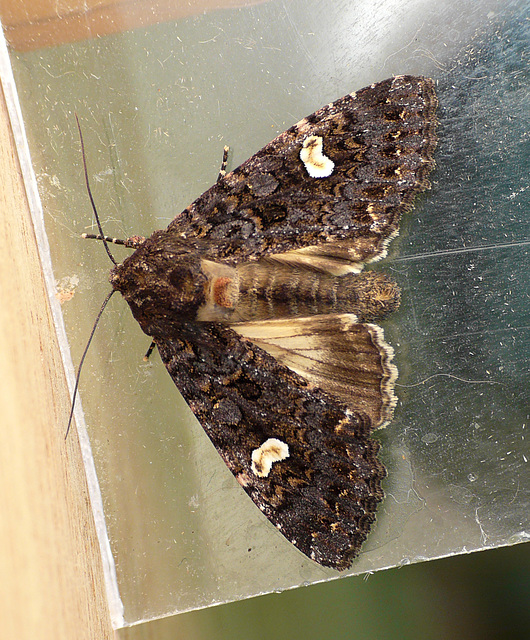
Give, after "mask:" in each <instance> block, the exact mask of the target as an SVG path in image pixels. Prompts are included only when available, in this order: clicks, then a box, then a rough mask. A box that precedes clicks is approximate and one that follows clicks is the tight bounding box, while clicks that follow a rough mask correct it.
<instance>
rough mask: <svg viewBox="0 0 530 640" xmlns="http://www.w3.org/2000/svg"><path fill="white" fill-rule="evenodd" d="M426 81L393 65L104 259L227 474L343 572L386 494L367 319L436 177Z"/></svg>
mask: <svg viewBox="0 0 530 640" xmlns="http://www.w3.org/2000/svg"><path fill="white" fill-rule="evenodd" d="M436 106H437V100H436V96H435V91H434V84H433V82H432V81H431V80H428V79H425V78H422V77H413V76H399V77H395V78H390V79H388V80H385V81H383V82H379V83H377V84H373V85H371V86H370V87H367V88H365V89H362V90H360V91H357V92H356V93H352V94H349V95H347V96H345V97H343V98H341V99H340V100H337V101H336V102H333V103H332V104H329V105H327V106H325V107H323V108H322V109H319V110H318V111H316V112H315V113H313V114H312V115H310V116H308V117H307V118H304V119H303V120H301V121H300V122H299V123H298V124H296V125H294V126H293V127H291V128H290V129H288V130H287V131H286V132H285V133H282V134H281V135H279V136H278V137H277V138H275V139H274V140H273V141H272V142H270V143H269V144H268V145H266V146H265V147H264V148H263V149H261V151H259V152H258V153H256V154H255V155H254V156H252V157H251V158H250V159H249V160H247V161H246V162H245V163H243V164H242V165H241V166H240V167H238V168H237V169H235V170H234V171H232V172H231V173H228V174H226V175H224V176H223V175H221V176H220V179H219V180H218V182H217V183H216V184H215V185H214V186H213V187H211V188H210V189H209V190H208V191H206V192H205V193H204V194H203V195H202V196H200V197H199V198H198V199H197V200H196V201H195V202H194V203H193V204H191V205H190V206H189V207H188V208H187V209H185V210H184V211H183V212H182V213H180V214H179V215H178V216H177V217H176V218H175V219H174V220H173V222H171V224H170V225H169V227H168V228H167V229H166V230H165V231H157V232H155V233H154V234H153V235H152V236H151V237H150V238H148V239H146V240H143V241H140V240H138V239H137V238H136V239H135V240H134V243H133V244H134V246H137V247H138V248H137V249H136V250H135V251H134V253H133V254H132V255H131V256H129V257H128V258H126V259H125V260H124V262H123V263H122V264H120V265H118V266H116V267H115V268H114V269H113V270H112V274H111V283H112V286H113V287H114V289H116V290H118V291H120V292H121V293H122V294H123V296H124V297H125V299H126V300H127V302H128V303H129V305H130V307H131V309H132V313H133V314H134V317H135V318H136V320H137V321H138V322H139V324H140V326H141V327H142V329H143V330H144V332H145V333H146V334H148V335H149V336H151V337H152V338H153V340H154V342H155V343H156V345H157V347H158V350H159V352H160V355H161V357H162V360H163V361H164V363H165V365H166V367H167V369H168V371H169V374H170V375H171V377H172V378H173V380H174V382H175V384H176V385H177V387H178V388H179V390H180V392H181V393H182V395H183V396H184V398H185V400H186V401H187V403H188V404H189V406H190V407H191V409H192V411H193V412H194V413H195V415H196V416H197V418H198V419H199V421H200V422H201V424H202V426H203V427H204V429H205V430H206V432H207V434H208V436H209V437H210V438H211V440H212V442H213V444H214V445H215V447H216V448H217V450H218V452H219V454H220V455H221V456H222V458H223V459H224V461H225V462H226V464H227V465H228V467H229V469H230V470H231V471H232V473H233V474H234V476H235V478H236V480H237V481H238V482H239V484H240V485H241V486H242V487H243V488H244V490H245V491H246V492H247V494H248V495H249V496H250V498H251V499H252V500H253V501H254V503H255V504H256V505H257V506H258V507H259V508H260V509H261V511H262V512H263V513H264V514H265V516H266V517H267V518H268V519H269V520H270V521H271V522H272V523H273V524H274V525H275V526H276V527H277V528H278V529H279V531H280V532H281V533H282V534H283V535H284V536H285V537H286V538H287V539H288V540H289V541H290V542H292V543H293V544H294V545H295V546H296V547H297V548H298V549H300V551H302V552H303V553H304V554H306V556H308V557H309V558H311V559H312V560H314V561H316V562H318V563H320V564H321V565H324V566H328V567H333V568H335V569H339V570H343V569H346V568H348V567H349V566H350V565H351V562H352V559H353V558H354V557H355V556H356V555H357V554H358V553H359V550H360V547H361V545H362V543H363V541H364V540H365V539H366V537H367V534H368V532H369V530H370V527H371V525H372V523H373V522H374V519H375V510H376V507H377V504H378V503H379V502H380V501H381V499H382V497H383V491H382V489H381V480H382V479H383V477H384V476H385V474H386V472H385V468H384V466H383V465H382V463H381V462H380V461H379V459H378V457H377V454H378V450H379V444H378V442H377V441H376V440H374V439H372V438H371V433H372V432H373V431H374V429H377V428H378V427H381V426H383V425H384V424H386V423H387V422H388V421H389V420H390V419H391V417H392V412H393V409H394V405H395V402H396V401H395V397H394V393H393V387H394V381H395V378H396V374H397V372H396V369H395V367H394V365H393V364H392V356H393V351H392V349H391V347H389V346H388V345H387V344H386V342H385V340H384V337H383V331H382V330H381V329H380V328H379V327H378V326H377V325H376V324H374V323H375V322H376V321H377V320H379V319H381V318H382V317H384V316H385V315H386V314H388V313H389V312H391V311H393V310H394V309H396V308H397V307H398V305H399V295H400V293H399V288H398V286H397V285H396V284H395V283H394V282H393V281H392V280H391V279H390V278H389V277H387V276H386V275H384V274H382V273H378V272H373V271H367V272H363V271H362V270H363V267H364V266H365V264H366V263H368V262H372V261H374V260H378V259H380V258H382V257H384V255H385V254H386V246H387V244H388V243H389V241H390V240H391V239H392V238H393V237H394V236H395V235H396V234H397V232H398V224H399V220H400V217H401V215H402V213H403V212H404V211H406V210H407V209H409V208H410V207H411V205H412V201H413V198H414V196H415V195H416V194H417V193H418V192H419V191H422V190H424V189H426V188H427V187H428V186H429V184H428V181H427V175H428V173H429V172H430V171H431V169H432V167H433V165H434V161H433V152H434V148H435V146H436V133H435V128H436V118H435V111H436Z"/></svg>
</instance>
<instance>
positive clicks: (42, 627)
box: [0, 92, 113, 640]
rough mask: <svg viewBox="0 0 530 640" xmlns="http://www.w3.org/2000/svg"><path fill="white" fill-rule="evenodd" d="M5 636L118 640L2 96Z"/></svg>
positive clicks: (0, 481)
mask: <svg viewBox="0 0 530 640" xmlns="http://www.w3.org/2000/svg"><path fill="white" fill-rule="evenodd" d="M0 176H1V179H0V344H1V347H0V412H1V413H0V637H2V638H17V639H18V640H25V639H26V638H27V639H28V640H29V639H31V640H35V639H36V638H38V639H39V640H51V639H52V638H53V640H58V639H61V638H68V639H74V638H75V639H76V640H82V639H84V638H87V639H88V638H90V640H94V639H96V640H99V639H107V638H111V637H113V632H112V629H111V625H110V619H109V615H108V610H107V603H106V597H105V588H104V584H103V572H102V567H101V561H100V554H99V547H98V542H97V539H96V535H95V530H94V523H93V520H92V513H91V510H90V505H89V501H88V491H87V486H86V481H85V475H84V469H83V465H82V460H81V453H80V450H79V445H78V442H77V437H76V434H75V431H73V432H72V434H71V436H70V437H69V438H68V441H67V442H66V443H65V441H64V437H63V436H64V426H65V424H66V420H67V417H68V411H69V405H70V400H69V396H68V393H67V389H66V383H65V379H64V373H63V366H62V362H61V359H60V355H59V350H58V346H57V340H56V335H55V330H54V326H53V323H52V317H51V313H50V309H49V303H48V299H47V296H46V290H45V285H44V280H43V276H42V272H41V266H40V262H39V257H38V254H37V248H36V242H35V237H34V233H33V227H32V223H31V219H30V214H29V211H28V207H27V202H26V198H25V192H24V188H23V184H22V180H21V174H20V168H19V165H18V161H17V156H16V152H15V148H14V144H13V137H12V132H11V129H10V126H9V119H8V116H7V111H6V105H5V99H4V95H3V93H1V92H0Z"/></svg>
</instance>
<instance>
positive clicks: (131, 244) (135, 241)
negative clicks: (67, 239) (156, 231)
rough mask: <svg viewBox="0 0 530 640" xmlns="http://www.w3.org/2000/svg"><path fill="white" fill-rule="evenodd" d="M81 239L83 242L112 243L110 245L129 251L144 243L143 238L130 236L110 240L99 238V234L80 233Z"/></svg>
mask: <svg viewBox="0 0 530 640" xmlns="http://www.w3.org/2000/svg"><path fill="white" fill-rule="evenodd" d="M81 237H82V238H84V239H85V240H103V241H104V242H112V244H121V245H123V246H124V247H128V248H129V249H137V248H138V247H139V246H140V245H141V244H143V243H144V242H145V238H144V237H143V236H131V237H130V238H125V240H121V239H120V238H111V237H110V236H100V235H99V233H82V234H81Z"/></svg>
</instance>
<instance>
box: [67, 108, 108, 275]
mask: <svg viewBox="0 0 530 640" xmlns="http://www.w3.org/2000/svg"><path fill="white" fill-rule="evenodd" d="M74 115H75V121H76V122H77V130H78V131H79V139H80V141H81V155H82V157H83V170H84V172H85V184H86V188H87V191H88V197H89V198H90V204H91V205H92V211H93V212H94V216H95V218H96V224H97V225H98V229H99V234H100V236H101V240H103V244H104V245H105V251H106V252H107V255H108V256H109V258H110V260H111V262H112V263H113V264H115V265H117V264H118V263H117V262H116V260H115V259H114V256H113V255H112V253H111V252H110V249H109V245H108V242H107V240H106V236H105V235H104V233H103V227H102V226H101V222H100V221H99V216H98V211H97V209H96V203H95V202H94V197H93V196H92V190H91V189H90V181H89V179H88V170H87V165H86V154H85V142H84V140H83V133H82V132H81V125H80V124H79V118H78V117H77V113H74Z"/></svg>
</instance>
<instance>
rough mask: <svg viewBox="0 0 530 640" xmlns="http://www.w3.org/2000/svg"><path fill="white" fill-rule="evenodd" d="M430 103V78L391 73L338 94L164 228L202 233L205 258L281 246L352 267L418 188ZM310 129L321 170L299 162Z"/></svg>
mask: <svg viewBox="0 0 530 640" xmlns="http://www.w3.org/2000/svg"><path fill="white" fill-rule="evenodd" d="M436 106H437V100H436V96H435V92H434V85H433V82H432V80H429V79H426V78H422V77H413V76H397V77H395V78H390V79H388V80H385V81H383V82H379V83H377V84H374V85H372V86H370V87H366V88H365V89H361V90H360V91H358V92H356V93H353V94H350V95H347V96H345V97H343V98H341V99H340V100H337V101H336V102H333V103H332V104H329V105H327V106H325V107H323V108H322V109H319V110H318V111H316V112H315V113H313V114H312V115H310V116H308V117H307V118H304V119H303V120H301V121H300V122H299V123H298V124H296V125H294V126H293V127H291V128H290V129H288V130H287V131H285V132H284V133H282V134H280V135H279V136H278V137H277V138H275V139H274V140H273V141H272V142H270V143H269V144H267V145H266V146H265V147H263V149H261V150H260V151H258V153H256V154H255V155H254V156H252V157H251V158H250V159H249V160H247V161H246V162H244V163H243V164H242V165H241V166H240V167H238V168H237V169H235V170H234V171H232V172H231V173H229V174H227V175H226V176H225V177H224V178H223V179H221V180H220V181H219V182H218V183H216V184H215V185H214V186H213V187H211V188H210V189H208V191H206V192H205V193H204V194H203V195H202V196H200V197H199V198H198V199H197V200H195V202H194V203H193V204H191V205H190V206H189V207H188V208H187V209H185V210H184V211H183V212H182V213H181V214H180V215H178V216H177V217H176V218H175V220H174V221H173V222H172V223H171V224H170V226H169V228H168V231H169V232H170V233H175V234H177V235H179V236H180V237H185V238H203V239H205V240H208V241H211V243H212V245H211V246H212V255H213V256H214V259H217V260H224V261H226V262H228V263H231V264H234V263H236V262H241V261H247V260H253V259H257V258H260V257H263V256H265V255H269V254H271V253H273V254H278V253H286V252H289V254H290V257H291V259H300V260H302V261H304V260H305V261H307V260H309V262H310V263H311V264H312V265H314V266H320V267H321V268H323V269H326V270H329V271H332V272H335V273H341V272H344V271H346V270H348V269H350V270H355V269H358V268H359V266H358V265H359V263H362V262H366V261H369V260H373V259H376V258H378V257H381V256H382V255H384V251H385V246H386V244H387V243H388V241H389V239H391V238H392V237H393V236H394V235H395V234H396V233H397V229H398V223H399V219H400V216H401V214H402V213H403V211H405V210H406V209H407V208H409V207H410V206H411V203H412V200H413V198H414V195H415V194H416V193H417V192H418V191H421V190H423V189H425V188H427V187H428V184H429V183H428V181H427V174H428V172H429V171H430V170H431V169H432V166H433V164H434V162H433V158H432V155H433V151H434V147H435V145H436V142H435V135H434V130H435V126H436V120H435V111H436ZM312 137H316V138H317V139H318V138H321V144H322V150H321V153H320V156H322V157H323V158H324V159H327V160H331V161H332V163H333V165H334V166H333V168H332V169H331V173H330V174H329V176H327V177H325V178H322V177H312V176H311V175H310V171H311V163H310V162H308V161H307V159H306V161H305V162H303V161H301V156H300V153H301V152H302V151H303V145H304V142H305V141H307V140H308V139H309V138H312ZM320 156H319V155H318V153H317V155H316V160H315V162H318V159H319V157H320ZM300 249H303V251H302V254H301V255H300V254H298V255H295V256H293V254H292V252H293V250H295V251H296V250H298V251H299V250H300Z"/></svg>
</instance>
